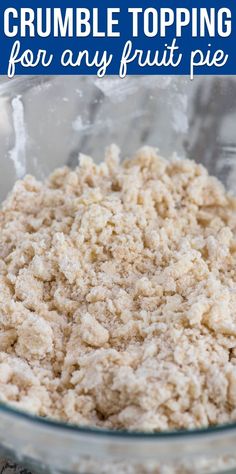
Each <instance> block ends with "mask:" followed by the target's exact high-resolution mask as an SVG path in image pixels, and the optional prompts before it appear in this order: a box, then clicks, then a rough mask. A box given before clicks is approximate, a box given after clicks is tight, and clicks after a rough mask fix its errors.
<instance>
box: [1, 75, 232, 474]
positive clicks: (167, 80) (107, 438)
mask: <svg viewBox="0 0 236 474" xmlns="http://www.w3.org/2000/svg"><path fill="white" fill-rule="evenodd" d="M111 143H116V144H117V145H118V146H119V147H120V148H121V156H122V157H126V156H128V155H130V154H132V153H133V152H134V151H136V149H137V148H139V147H140V146H142V145H144V144H148V145H152V146H155V147H158V148H159V150H160V153H161V154H162V155H164V156H165V157H167V158H168V157H170V156H171V155H173V154H176V155H177V156H180V157H181V156H188V157H190V158H193V159H195V160H196V161H198V162H201V163H203V164H204V165H205V166H206V167H207V168H208V170H209V171H210V173H212V174H214V175H216V176H218V177H219V178H220V179H221V180H222V181H223V182H224V184H225V185H226V187H227V188H228V189H229V190H231V191H232V192H234V191H235V188H236V79H235V78H234V77H224V78H223V77H214V78H210V77H202V78H197V79H195V80H194V81H192V82H191V81H190V80H189V78H186V77H166V76H165V77H161V76H160V77H147V76H145V77H144V76H140V77H129V78H126V79H123V80H121V79H119V78H115V77H109V78H103V79H97V78H95V77H57V76H56V77H47V76H45V77H32V76H28V77H17V78H15V79H13V80H11V81H10V80H7V79H6V78H1V79H0V156H1V174H0V194H1V196H0V198H1V200H3V199H4V198H5V197H6V195H7V193H8V192H9V191H10V189H11V188H12V186H13V184H14V182H15V181H16V179H18V178H21V177H23V176H24V175H25V174H26V173H31V174H34V175H35V176H36V177H37V178H39V179H42V178H44V177H45V176H47V175H48V174H49V173H50V171H52V170H53V169H54V168H55V167H58V166H61V165H64V164H67V165H69V166H71V167H73V166H75V165H76V164H77V163H78V155H79V153H80V152H82V153H85V154H89V155H91V156H93V157H94V158H95V160H96V161H97V162H99V161H101V160H102V159H103V156H104V149H105V147H106V146H108V145H109V144H111ZM235 446H236V424H235V425H228V426H219V427H212V428H209V429H202V430H194V431H178V432H165V433H156V434H144V433H127V432H121V431H120V432H112V431H105V430H98V429H89V428H79V427H76V426H72V425H66V424H62V423H59V422H54V421H51V420H47V419H43V418H38V417H34V416H31V415H28V414H26V413H23V412H20V411H17V410H15V409H12V408H10V407H8V406H6V405H3V404H0V453H1V454H4V455H6V456H10V457H11V459H13V458H14V459H15V460H17V461H18V462H19V463H21V464H24V465H26V466H28V467H29V468H30V469H31V470H33V471H35V472H53V473H56V472H61V473H64V472H65V473H81V474H112V473H114V474H172V473H173V474H192V473H196V474H203V473H220V472H221V473H223V472H232V473H233V472H236V453H235Z"/></svg>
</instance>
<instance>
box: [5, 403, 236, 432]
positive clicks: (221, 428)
mask: <svg viewBox="0 0 236 474" xmlns="http://www.w3.org/2000/svg"><path fill="white" fill-rule="evenodd" d="M1 413H2V414H4V415H7V416H9V417H10V418H17V419H20V420H21V421H25V422H28V423H29V424H30V425H33V426H38V427H41V428H43V427H45V428H49V429H53V430H54V429H56V430H57V431H58V429H59V430H60V431H61V432H62V431H66V432H67V433H70V434H73V433H76V434H78V435H81V434H83V435H87V436H93V437H94V436H98V437H99V438H100V437H112V438H113V439H117V440H119V439H124V438H125V439H127V440H130V441H131V440H134V441H138V440H141V441H145V440H147V441H148V440H152V441H155V440H156V441H161V440H163V441H164V440H168V439H169V440H173V441H174V440H180V439H182V440H184V439H186V438H189V437H191V438H198V439H199V438H200V437H204V436H207V437H208V438H209V436H211V435H212V436H213V435H217V434H218V435H219V434H230V433H232V432H233V431H236V422H232V423H227V424H222V425H211V426H208V427H202V428H194V429H183V430H166V431H160V432H150V433H149V432H143V431H125V430H111V429H104V428H98V427H93V426H87V425H86V426H79V425H76V424H73V423H69V422H63V421H60V420H57V419H53V418H46V417H45V418H44V417H42V416H38V415H34V414H31V413H29V412H26V411H24V410H20V409H17V408H15V407H12V406H10V404H7V403H4V402H2V401H0V415H1Z"/></svg>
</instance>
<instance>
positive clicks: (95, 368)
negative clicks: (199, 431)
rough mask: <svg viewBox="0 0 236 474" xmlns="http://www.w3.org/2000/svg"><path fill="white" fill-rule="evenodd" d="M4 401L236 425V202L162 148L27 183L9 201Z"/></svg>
mask: <svg viewBox="0 0 236 474" xmlns="http://www.w3.org/2000/svg"><path fill="white" fill-rule="evenodd" d="M0 400H1V401H3V402H7V403H10V404H11V405H14V406H16V407H18V408H20V409H24V410H27V411H30V412H32V413H35V414H37V415H40V416H48V417H54V418H58V419H61V420H65V421H69V422H72V423H76V424H79V425H91V426H99V427H106V428H113V429H129V430H144V431H158V430H166V429H175V428H180V429H181V428H193V427H201V426H207V425H212V424H217V423H226V422H230V421H233V420H234V421H235V420H236V200H235V198H233V197H232V196H230V195H228V194H227V193H226V191H225V189H224V187H223V185H222V184H221V183H220V182H219V181H218V180H217V179H216V178H214V177H211V176H209V175H208V173H207V171H206V169H205V168H204V167H203V166H201V165H198V164H196V163H195V162H193V161H190V160H177V159H174V160H171V161H169V160H165V159H163V158H160V157H159V156H158V155H157V153H156V151H155V150H154V149H152V148H149V147H145V148H143V149H141V150H140V151H139V152H138V153H137V154H136V155H135V156H134V157H133V158H132V159H129V160H126V161H125V162H123V163H121V164H120V162H119V150H118V149H117V148H116V147H115V146H112V147H110V148H109V150H108V151H107V154H106V157H105V161H104V162H102V163H101V164H99V165H96V164H95V163H94V162H93V160H92V159H91V158H89V157H86V156H81V157H80V166H79V167H78V168H77V169H75V170H74V171H71V170H70V169H68V168H61V169H57V170H56V171H55V172H54V173H53V174H52V175H51V176H50V177H49V178H48V179H47V180H46V181H45V182H43V183H42V182H39V181H37V180H36V179H35V178H33V177H32V176H26V177H25V179H24V180H22V181H18V182H17V183H16V184H15V186H14V188H13V190H12V192H11V193H10V195H9V196H8V198H7V199H6V201H5V202H4V203H3V204H2V208H1V211H0Z"/></svg>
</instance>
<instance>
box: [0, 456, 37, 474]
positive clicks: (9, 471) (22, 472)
mask: <svg viewBox="0 0 236 474" xmlns="http://www.w3.org/2000/svg"><path fill="white" fill-rule="evenodd" d="M0 474H32V473H31V472H30V471H28V470H27V469H25V468H23V467H20V466H17V465H16V464H15V463H14V462H12V461H7V460H6V459H2V458H0Z"/></svg>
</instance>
